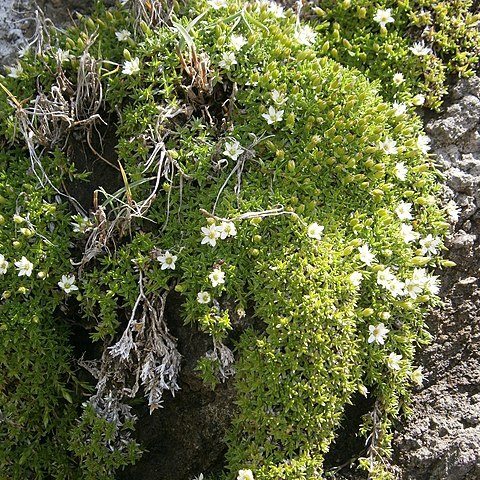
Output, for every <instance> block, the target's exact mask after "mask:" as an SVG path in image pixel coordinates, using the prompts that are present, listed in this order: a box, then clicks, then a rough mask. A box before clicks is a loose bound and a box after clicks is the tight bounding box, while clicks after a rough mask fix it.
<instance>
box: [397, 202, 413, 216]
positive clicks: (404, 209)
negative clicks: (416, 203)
mask: <svg viewBox="0 0 480 480" xmlns="http://www.w3.org/2000/svg"><path fill="white" fill-rule="evenodd" d="M395 213H396V214H397V217H398V218H399V219H400V220H411V219H412V218H413V216H412V204H411V203H407V202H402V203H399V204H398V207H397V208H396V209H395Z"/></svg>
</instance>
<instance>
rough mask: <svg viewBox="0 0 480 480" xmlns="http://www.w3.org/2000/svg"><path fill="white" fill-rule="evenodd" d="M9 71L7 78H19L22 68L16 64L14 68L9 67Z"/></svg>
mask: <svg viewBox="0 0 480 480" xmlns="http://www.w3.org/2000/svg"><path fill="white" fill-rule="evenodd" d="M9 70H10V71H9V73H8V76H9V77H11V78H19V77H20V75H21V74H22V73H23V67H22V65H20V63H17V66H16V67H9Z"/></svg>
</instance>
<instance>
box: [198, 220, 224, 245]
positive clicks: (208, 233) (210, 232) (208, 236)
mask: <svg viewBox="0 0 480 480" xmlns="http://www.w3.org/2000/svg"><path fill="white" fill-rule="evenodd" d="M202 233H203V238H202V245H203V244H204V243H208V244H209V245H211V246H212V247H214V246H215V245H216V244H217V238H218V237H219V236H220V232H219V231H218V227H217V226H216V225H215V224H212V225H209V226H208V227H202Z"/></svg>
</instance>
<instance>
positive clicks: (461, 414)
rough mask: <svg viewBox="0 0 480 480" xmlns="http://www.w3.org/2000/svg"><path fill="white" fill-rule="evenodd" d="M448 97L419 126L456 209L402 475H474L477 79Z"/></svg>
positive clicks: (479, 377) (478, 376) (478, 408)
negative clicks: (448, 265)
mask: <svg viewBox="0 0 480 480" xmlns="http://www.w3.org/2000/svg"><path fill="white" fill-rule="evenodd" d="M448 101H449V103H450V105H449V106H448V107H447V108H446V109H445V111H444V112H443V113H441V114H440V115H438V116H436V117H435V118H433V119H431V120H430V121H428V122H427V123H426V125H425V129H426V132H427V133H428V134H429V135H430V137H431V138H432V145H433V152H434V153H435V154H436V159H437V162H438V163H439V164H440V166H441V169H442V170H443V172H444V175H445V183H446V186H447V188H446V189H447V194H448V195H449V196H450V198H453V199H454V200H455V202H456V203H457V205H458V206H459V207H460V209H461V212H460V213H459V216H458V217H459V218H458V221H457V222H456V223H455V227H454V231H453V232H452V236H451V238H450V240H449V242H448V245H447V247H448V249H449V251H448V254H447V257H448V258H450V259H451V260H453V261H454V262H455V263H456V264H457V266H456V267H455V268H451V269H448V270H446V271H444V272H439V274H440V275H441V278H442V293H441V295H442V297H443V299H444V302H445V306H444V308H443V309H441V310H440V309H439V310H437V311H434V312H432V314H431V316H430V319H429V325H430V331H431V333H432V335H433V338H434V341H433V343H432V345H430V347H428V348H427V349H426V350H425V351H423V352H422V353H421V354H420V355H419V360H418V362H419V364H421V365H423V366H424V368H425V370H426V371H427V372H428V378H427V379H426V381H425V382H424V387H423V388H422V389H421V390H419V391H418V392H417V393H416V395H415V396H414V404H413V415H412V417H411V418H410V419H409V420H408V422H407V423H405V425H404V426H403V427H402V428H401V431H400V432H399V433H398V434H397V436H396V439H395V463H396V465H397V467H396V468H397V470H398V476H399V478H401V479H404V480H407V479H414V480H427V479H428V480H476V479H479V478H480V448H479V445H480V255H479V253H480V242H479V236H480V78H478V77H474V78H471V79H468V80H461V81H460V82H458V83H457V85H456V86H455V87H454V88H453V89H452V92H451V95H450V98H449V99H448Z"/></svg>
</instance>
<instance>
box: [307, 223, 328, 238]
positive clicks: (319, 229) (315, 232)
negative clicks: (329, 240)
mask: <svg viewBox="0 0 480 480" xmlns="http://www.w3.org/2000/svg"><path fill="white" fill-rule="evenodd" d="M324 229H325V227H324V226H323V225H319V224H318V223H316V222H315V223H311V224H310V225H309V226H308V230H307V235H308V236H309V237H310V238H314V239H315V240H321V239H322V234H323V230H324Z"/></svg>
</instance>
